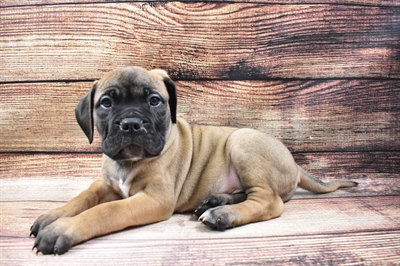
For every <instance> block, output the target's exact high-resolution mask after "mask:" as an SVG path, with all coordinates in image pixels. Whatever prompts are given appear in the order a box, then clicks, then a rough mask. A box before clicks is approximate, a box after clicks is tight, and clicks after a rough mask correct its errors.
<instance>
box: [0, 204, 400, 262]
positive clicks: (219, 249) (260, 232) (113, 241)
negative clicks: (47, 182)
mask: <svg viewBox="0 0 400 266" xmlns="http://www.w3.org/2000/svg"><path fill="white" fill-rule="evenodd" d="M399 202H400V201H399V197H398V196H397V197H378V198H376V197H374V198H372V197H371V198H354V200H352V201H348V200H344V199H334V200H333V199H329V200H328V199H320V200H315V199H313V200H297V201H290V202H289V203H287V204H286V211H285V213H284V214H283V215H282V217H280V218H278V219H274V220H271V221H267V222H261V223H254V224H249V225H246V226H242V227H237V228H234V229H232V230H226V231H224V232H217V231H210V230H208V229H207V228H205V227H204V225H202V224H201V223H199V222H198V221H196V220H194V219H193V218H191V216H190V215H186V214H185V215H182V214H175V215H173V216H172V218H171V219H169V220H168V221H165V222H161V223H156V224H152V225H147V226H142V227H137V228H131V229H127V230H124V231H122V232H119V233H116V234H111V235H107V236H103V237H99V238H96V239H93V240H90V241H88V242H85V243H84V244H82V245H78V246H76V247H74V248H73V249H72V250H70V251H69V252H68V253H67V254H65V255H63V256H59V257H56V258H54V257H53V256H37V257H36V256H35V255H34V252H32V251H31V247H32V245H33V239H32V238H28V237H27V235H28V234H29V227H30V225H31V223H32V222H33V220H34V219H35V218H36V217H37V216H38V215H40V214H41V213H43V212H45V211H46V210H47V209H48V208H54V207H56V206H59V205H60V203H55V202H30V203H29V205H28V204H27V202H7V203H4V202H0V206H1V209H2V211H3V213H2V227H1V229H0V234H1V241H0V250H1V253H0V259H1V261H2V265H15V264H16V263H17V264H20V263H21V264H23V263H28V262H29V265H43V264H49V263H50V264H54V263H56V264H63V265H64V264H68V265H81V264H82V263H85V262H88V263H90V264H96V265H110V261H113V262H114V263H116V262H119V263H126V264H135V265H136V264H143V263H147V264H148V263H149V262H151V264H154V265H159V264H164V265H165V264H169V263H170V264H204V263H206V264H207V263H213V264H226V263H239V264H242V263H262V264H264V263H274V264H275V263H284V264H285V263H290V262H292V263H293V261H296V262H297V263H305V264H308V263H311V264H313V263H316V262H318V263H322V264H325V263H324V262H327V263H328V262H330V263H334V264H339V263H355V262H362V263H364V264H369V263H372V264H374V262H375V263H379V262H382V261H383V260H384V261H386V262H389V263H390V262H392V263H396V262H398V261H399V257H398V252H399V244H400V240H399V239H400V231H399V230H398V228H399V225H400V224H399V218H400V217H399V213H398V212H396V208H397V210H398V208H399V204H398V203H399ZM294 225H295V226H294Z"/></svg>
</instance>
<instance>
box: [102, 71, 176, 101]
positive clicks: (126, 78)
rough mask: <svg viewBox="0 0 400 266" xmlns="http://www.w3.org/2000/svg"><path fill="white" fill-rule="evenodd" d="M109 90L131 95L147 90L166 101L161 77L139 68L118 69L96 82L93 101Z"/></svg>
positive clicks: (166, 97) (166, 93)
mask: <svg viewBox="0 0 400 266" xmlns="http://www.w3.org/2000/svg"><path fill="white" fill-rule="evenodd" d="M110 89H118V90H120V91H125V92H130V93H133V94H134V93H135V92H136V93H142V92H143V90H144V89H147V90H150V91H157V92H158V93H159V94H161V95H162V96H164V98H165V99H168V92H167V90H166V88H165V85H164V82H163V80H162V79H161V77H160V76H158V75H154V74H152V73H151V72H149V71H147V70H145V69H143V68H139V67H129V68H119V69H116V70H114V71H111V72H109V73H107V74H105V75H104V76H103V77H102V78H101V79H100V80H99V81H98V82H97V91H96V94H95V97H94V98H95V101H97V100H98V99H99V98H100V97H101V95H102V94H103V93H104V92H105V91H107V90H110Z"/></svg>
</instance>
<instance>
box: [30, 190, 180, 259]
mask: <svg viewBox="0 0 400 266" xmlns="http://www.w3.org/2000/svg"><path fill="white" fill-rule="evenodd" d="M172 213H173V204H172V203H171V201H168V200H165V199H164V198H162V199H160V198H157V197H155V196H154V194H150V193H147V192H145V191H141V192H139V193H137V194H135V195H134V196H131V197H130V198H127V199H123V200H117V201H111V202H107V203H103V204H100V205H97V206H95V207H93V208H91V209H88V210H86V211H84V212H82V213H80V214H78V215H76V216H73V217H62V218H60V219H58V220H56V221H54V222H53V223H51V224H50V225H48V226H47V227H46V228H44V229H43V230H41V231H39V233H38V235H37V238H36V241H35V245H34V248H37V251H38V252H42V253H43V254H63V253H65V252H67V251H68V250H69V249H70V248H71V247H72V246H73V245H76V244H78V243H80V242H82V241H85V240H88V239H90V238H93V237H95V236H100V235H104V234H108V233H111V232H115V231H119V230H122V229H124V228H127V227H130V226H137V225H143V224H149V223H154V222H158V221H161V220H165V219H168V218H169V217H170V216H171V215H172Z"/></svg>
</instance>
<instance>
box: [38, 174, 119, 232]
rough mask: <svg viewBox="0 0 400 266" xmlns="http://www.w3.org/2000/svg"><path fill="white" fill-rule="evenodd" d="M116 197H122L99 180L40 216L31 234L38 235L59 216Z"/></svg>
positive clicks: (70, 214) (79, 211)
mask: <svg viewBox="0 0 400 266" xmlns="http://www.w3.org/2000/svg"><path fill="white" fill-rule="evenodd" d="M116 199H120V196H119V195H118V194H117V193H115V191H114V190H113V189H112V188H111V187H110V186H108V185H107V184H106V183H104V182H103V181H102V180H97V181H95V182H94V183H93V184H92V185H91V186H90V187H89V188H88V189H87V190H85V191H83V192H82V193H80V194H79V195H78V196H77V197H75V198H73V199H72V200H71V201H69V202H68V203H67V204H66V205H64V206H62V207H60V208H56V209H53V210H50V211H49V212H48V213H46V214H43V215H41V216H39V218H37V219H36V221H35V222H34V223H33V225H32V227H31V236H32V235H33V236H37V235H38V233H39V232H40V231H41V230H43V229H44V228H45V227H46V226H48V225H49V224H51V223H53V222H54V221H56V220H57V219H59V218H62V217H72V216H75V215H77V214H79V213H81V212H83V211H85V210H87V209H90V208H92V207H94V206H96V205H98V204H100V203H103V202H107V201H112V200H116Z"/></svg>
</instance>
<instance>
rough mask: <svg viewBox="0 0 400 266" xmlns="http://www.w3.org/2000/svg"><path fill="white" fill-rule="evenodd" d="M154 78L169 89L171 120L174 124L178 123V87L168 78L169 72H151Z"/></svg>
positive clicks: (156, 70) (157, 70)
mask: <svg viewBox="0 0 400 266" xmlns="http://www.w3.org/2000/svg"><path fill="white" fill-rule="evenodd" d="M150 72H151V73H152V74H153V75H154V76H156V77H157V78H158V79H160V80H162V81H163V82H164V85H165V87H166V88H167V91H168V95H169V100H168V104H169V109H170V111H171V120H172V123H174V124H175V123H176V108H177V104H178V99H177V96H176V86H175V83H174V82H173V81H172V79H171V78H170V77H169V76H168V74H167V72H166V71H164V70H161V69H153V70H151V71H150Z"/></svg>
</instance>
